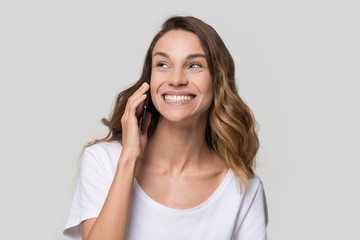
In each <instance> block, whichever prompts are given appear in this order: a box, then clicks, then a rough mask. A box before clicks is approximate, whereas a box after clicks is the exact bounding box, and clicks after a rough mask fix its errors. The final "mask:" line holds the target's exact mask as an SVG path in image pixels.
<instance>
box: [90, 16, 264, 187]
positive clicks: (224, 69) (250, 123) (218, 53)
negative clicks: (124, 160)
mask: <svg viewBox="0 0 360 240" xmlns="http://www.w3.org/2000/svg"><path fill="white" fill-rule="evenodd" d="M172 30H185V31H189V32H192V33H194V34H196V35H197V36H198V38H199V40H200V43H201V46H202V48H203V49H204V52H205V55H206V59H207V63H208V66H209V71H210V74H211V77H212V85H213V91H214V99H213V102H212V104H211V106H210V110H209V116H208V120H207V124H206V130H205V131H206V132H205V140H206V142H207V144H208V146H209V147H210V148H211V149H213V150H214V151H215V152H217V153H218V154H219V155H220V156H221V157H223V159H224V160H225V161H226V163H227V165H228V166H229V167H230V168H231V169H232V170H233V171H234V173H235V174H236V175H237V176H238V177H239V178H240V179H239V180H242V182H243V183H244V184H245V186H246V188H247V189H248V178H251V177H253V175H254V171H253V168H254V166H255V155H256V152H257V150H258V148H259V140H258V137H257V124H256V121H255V119H254V116H253V114H252V112H251V110H250V109H249V107H248V106H247V105H246V104H245V103H244V102H243V100H242V99H241V98H240V96H239V95H238V92H237V89H236V86H235V64H234V60H233V58H232V56H231V55H230V52H229V51H228V49H227V48H226V46H225V44H224V42H223V41H222V39H221V38H220V36H219V35H218V34H217V32H216V31H215V30H214V29H213V28H212V27H211V26H210V25H208V24H206V23H204V22H203V21H201V20H200V19H197V18H195V17H191V16H175V17H171V18H169V19H167V20H166V21H165V22H164V23H163V25H162V28H161V30H160V32H158V33H157V34H156V35H155V37H154V39H153V40H152V42H151V44H150V47H149V49H148V51H147V53H146V55H145V61H144V66H143V69H142V74H141V77H140V79H139V80H138V81H137V82H136V83H135V84H134V85H133V86H131V87H129V88H128V89H125V90H124V91H122V92H120V93H119V94H118V96H117V98H116V103H115V107H114V109H113V111H112V113H111V114H110V117H109V119H106V118H103V119H102V120H101V121H102V123H103V124H104V125H106V126H107V127H108V128H109V133H108V134H107V136H106V137H104V138H102V139H97V140H94V141H91V142H89V143H88V144H87V145H86V146H85V147H84V148H86V147H89V146H91V145H93V144H96V143H100V142H108V141H119V142H121V139H122V126H121V117H122V115H123V113H124V111H125V106H126V103H127V100H128V98H129V97H130V96H131V95H132V94H133V93H134V92H135V91H136V90H137V89H138V88H139V87H140V86H141V84H142V83H143V82H144V81H146V79H147V78H148V77H149V76H150V74H151V66H152V53H153V49H154V46H155V44H156V43H157V41H158V40H159V39H160V38H161V37H162V36H163V35H164V34H166V33H167V32H169V31H172ZM149 111H150V112H151V123H150V126H149V129H148V138H150V137H151V136H152V135H153V133H154V132H155V130H156V126H157V123H158V120H159V116H160V114H159V112H158V111H157V110H156V108H155V107H154V106H153V105H152V103H151V101H150V105H149Z"/></svg>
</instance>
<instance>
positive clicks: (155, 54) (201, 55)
mask: <svg viewBox="0 0 360 240" xmlns="http://www.w3.org/2000/svg"><path fill="white" fill-rule="evenodd" d="M157 55H159V56H163V57H165V58H170V56H169V55H168V54H166V53H163V52H156V53H154V54H153V57H155V56H157ZM197 57H202V58H205V59H206V56H205V55H204V54H202V53H196V54H190V55H188V56H187V57H186V59H193V58H197Z"/></svg>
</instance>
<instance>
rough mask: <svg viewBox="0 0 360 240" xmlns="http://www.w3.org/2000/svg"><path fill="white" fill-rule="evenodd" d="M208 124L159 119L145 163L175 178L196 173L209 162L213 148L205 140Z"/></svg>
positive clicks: (148, 147)
mask: <svg viewBox="0 0 360 240" xmlns="http://www.w3.org/2000/svg"><path fill="white" fill-rule="evenodd" d="M205 128H206V121H196V122H195V123H192V124H187V123H173V122H169V121H166V120H165V119H163V118H160V119H159V122H158V124H157V127H156V131H155V133H154V135H153V136H152V137H151V138H150V139H149V141H148V144H147V147H146V150H145V151H146V156H147V157H146V160H145V161H146V162H147V163H146V164H147V165H148V164H150V165H151V166H156V167H157V168H160V169H161V170H162V171H164V172H165V173H166V174H169V175H171V176H173V177H175V178H176V177H178V176H179V175H180V174H181V173H183V172H186V171H189V170H190V171H194V170H196V169H199V168H200V166H201V165H202V164H203V163H204V162H206V161H204V160H205V159H207V161H209V159H208V156H210V152H211V150H210V148H209V147H208V145H207V143H206V140H205Z"/></svg>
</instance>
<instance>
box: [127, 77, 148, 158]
mask: <svg viewBox="0 0 360 240" xmlns="http://www.w3.org/2000/svg"><path fill="white" fill-rule="evenodd" d="M148 90H149V84H148V83H143V84H142V85H141V87H140V88H139V89H138V90H137V91H136V92H135V93H134V94H133V95H132V96H131V97H129V99H128V101H127V104H126V107H125V112H124V114H123V116H122V117H121V125H122V141H121V145H122V152H121V156H122V157H124V158H125V159H135V161H136V160H137V159H139V158H141V155H142V153H143V151H144V149H145V146H146V143H147V129H148V127H149V125H150V121H151V114H150V113H147V116H146V119H145V125H144V129H143V131H142V132H140V129H139V125H138V116H140V114H142V109H143V104H144V101H145V99H146V97H147V96H146V91H148Z"/></svg>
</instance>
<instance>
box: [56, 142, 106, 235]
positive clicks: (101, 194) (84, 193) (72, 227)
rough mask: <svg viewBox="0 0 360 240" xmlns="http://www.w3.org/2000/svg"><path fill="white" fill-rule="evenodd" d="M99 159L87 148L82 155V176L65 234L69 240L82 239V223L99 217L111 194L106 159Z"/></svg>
mask: <svg viewBox="0 0 360 240" xmlns="http://www.w3.org/2000/svg"><path fill="white" fill-rule="evenodd" d="M94 156H96V157H94ZM99 158H100V157H99V155H94V154H92V152H91V151H90V150H89V149H87V148H85V150H84V152H83V154H82V157H81V169H80V176H79V180H78V183H77V187H76V190H75V195H74V199H73V202H72V205H71V209H70V213H69V216H68V219H67V222H66V225H65V228H64V232H63V233H64V235H65V236H66V237H68V238H69V239H82V222H83V221H84V220H86V219H90V218H95V217H98V215H99V213H100V211H101V208H102V206H103V205H104V202H105V199H106V197H107V194H108V192H109V188H110V185H111V182H109V181H108V179H107V178H106V176H105V169H104V167H103V166H102V161H104V159H99Z"/></svg>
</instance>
